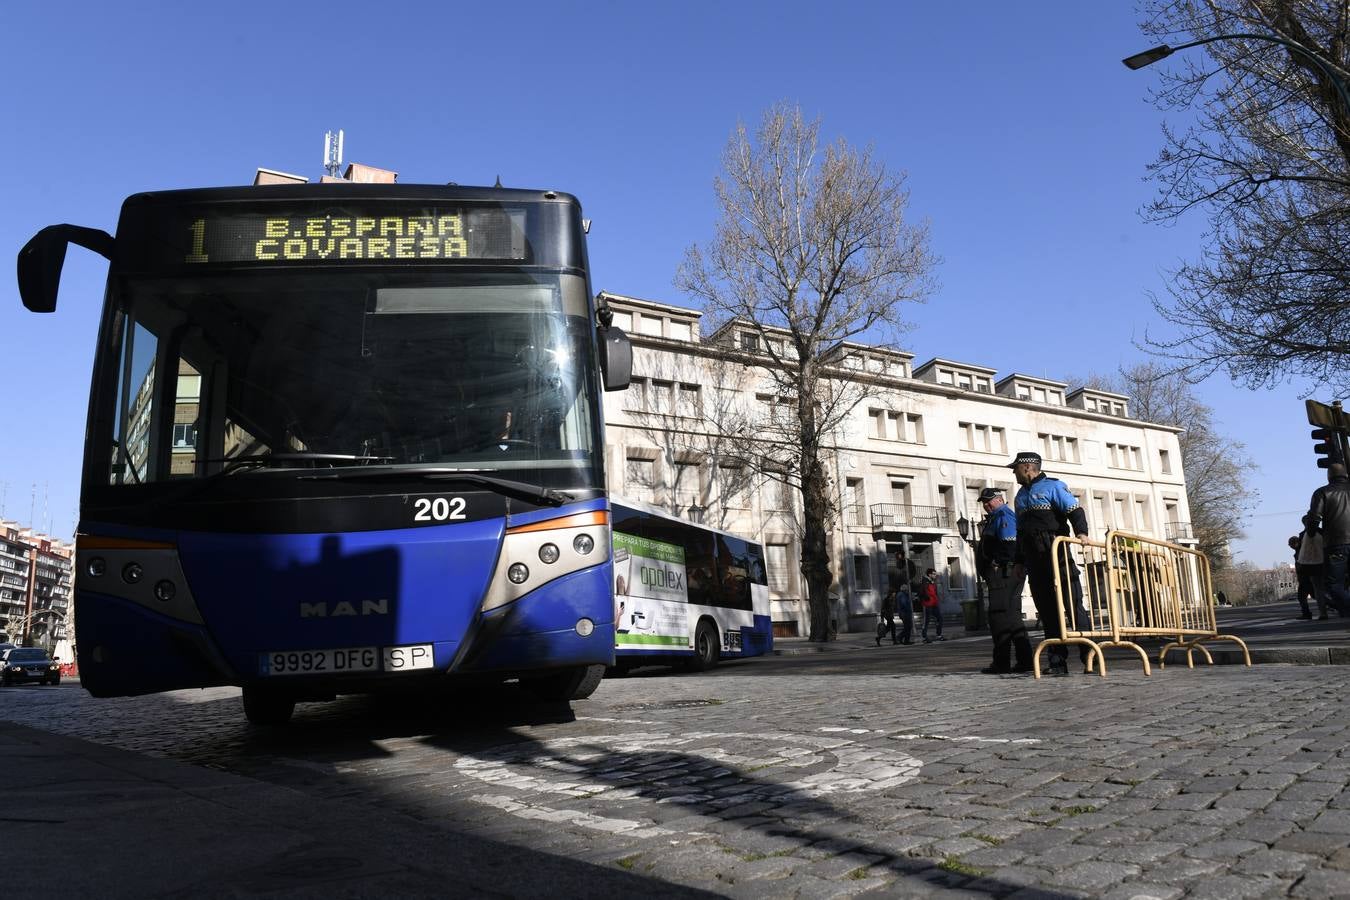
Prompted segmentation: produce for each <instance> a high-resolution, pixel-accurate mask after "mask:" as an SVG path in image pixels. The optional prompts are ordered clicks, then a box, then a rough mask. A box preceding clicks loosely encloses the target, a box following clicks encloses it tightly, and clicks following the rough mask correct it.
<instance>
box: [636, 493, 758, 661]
mask: <svg viewBox="0 0 1350 900" xmlns="http://www.w3.org/2000/svg"><path fill="white" fill-rule="evenodd" d="M610 510H611V515H612V517H613V520H612V521H613V540H614V605H615V615H614V618H615V622H616V623H617V624H616V626H615V629H616V630H615V636H614V642H615V652H616V655H617V661H616V664H615V668H616V669H618V670H619V671H624V670H627V669H631V668H636V667H637V666H642V665H670V664H673V665H678V666H682V667H684V668H687V669H691V670H693V671H696V672H699V671H703V670H706V669H710V668H712V667H713V666H715V665H717V663H718V661H719V660H720V659H721V658H723V657H743V656H759V655H761V654H763V653H767V652H769V651H770V650H771V649H773V622H772V617H771V614H770V609H769V579H768V571H767V569H766V567H765V563H764V547H763V546H762V545H761V544H759V543H757V542H755V541H752V540H749V539H747V538H743V537H738V536H737V535H734V534H732V533H730V532H728V531H719V530H718V529H715V528H709V527H707V526H705V525H699V524H695V523H693V522H688V521H685V520H684V519H678V518H676V517H674V516H672V515H669V514H667V513H665V512H664V511H662V510H660V509H658V508H656V507H653V506H648V505H646V504H643V503H637V502H634V501H632V500H620V499H617V498H616V499H613V500H612V501H611V506H610Z"/></svg>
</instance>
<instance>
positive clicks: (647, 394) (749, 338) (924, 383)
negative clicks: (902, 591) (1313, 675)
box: [601, 293, 1192, 636]
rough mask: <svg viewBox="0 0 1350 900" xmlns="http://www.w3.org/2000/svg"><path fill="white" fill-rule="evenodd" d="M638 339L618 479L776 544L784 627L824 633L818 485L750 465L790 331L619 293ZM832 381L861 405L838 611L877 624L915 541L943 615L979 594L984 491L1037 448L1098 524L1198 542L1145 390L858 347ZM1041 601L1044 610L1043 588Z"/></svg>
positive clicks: (840, 474) (625, 398)
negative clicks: (1133, 405)
mask: <svg viewBox="0 0 1350 900" xmlns="http://www.w3.org/2000/svg"><path fill="white" fill-rule="evenodd" d="M601 299H602V300H603V301H605V302H607V303H608V305H609V307H610V308H611V309H612V310H613V312H614V324H615V325H616V326H618V327H620V328H622V329H623V330H624V331H625V332H627V333H628V334H629V336H630V338H631V339H632V342H633V383H632V386H631V387H630V388H629V389H628V390H627V391H624V392H616V393H613V394H608V395H606V397H605V420H606V429H607V432H606V453H607V454H608V458H607V463H608V472H609V487H610V489H611V491H613V492H614V493H615V494H618V495H620V496H626V497H631V498H633V499H636V500H643V501H646V502H649V503H654V504H657V505H660V506H663V507H665V508H667V509H669V510H670V511H671V512H673V513H675V514H677V515H680V516H682V517H685V518H690V519H694V520H696V521H703V522H705V523H707V524H710V525H714V526H716V527H718V528H724V529H726V530H729V531H733V532H737V533H740V534H744V535H747V536H749V537H752V538H754V539H756V540H759V541H761V542H762V543H763V544H764V545H765V550H766V556H767V563H768V567H769V573H770V575H769V577H770V588H771V591H772V596H773V600H774V603H773V618H774V626H775V631H776V633H778V634H779V635H780V636H782V635H805V634H806V633H807V632H808V630H809V621H810V617H809V613H808V610H807V603H806V599H805V597H806V588H805V585H804V583H803V578H802V576H801V573H800V571H799V568H800V557H799V550H800V539H801V532H802V526H801V515H800V509H801V498H800V496H799V493H798V491H797V489H796V488H795V487H794V486H793V485H791V484H790V481H791V479H790V477H784V478H775V477H773V473H772V472H769V473H768V474H765V473H764V472H763V471H762V469H763V468H764V467H763V466H751V465H747V464H746V463H745V462H744V460H745V458H746V446H747V444H746V439H747V437H748V438H753V439H759V440H764V441H772V440H775V439H776V438H775V435H776V434H777V433H778V432H776V431H775V426H776V425H777V424H779V423H783V424H788V423H789V421H790V417H788V416H787V415H786V414H785V411H784V410H782V409H781V408H780V406H781V400H780V399H779V396H778V392H777V390H776V385H775V384H774V381H773V379H772V378H771V377H769V374H768V372H767V370H766V368H765V367H766V366H768V365H772V359H773V358H774V357H775V356H776V357H778V358H783V354H784V353H789V354H790V353H791V350H790V342H788V341H787V340H786V339H787V337H788V336H787V334H786V333H785V332H784V333H782V334H781V335H780V334H779V333H777V332H774V331H773V330H767V331H761V330H759V329H756V328H753V327H748V326H746V325H742V324H740V323H734V322H733V323H731V324H729V325H727V326H724V327H723V328H721V329H719V330H718V331H717V332H716V333H714V334H711V335H708V336H707V337H706V338H705V337H704V336H703V335H702V333H701V328H700V324H701V318H702V314H701V313H700V312H699V311H698V310H694V309H688V308H684V307H679V306H673V305H671V304H666V303H659V302H654V301H649V300H642V299H639V298H634V297H624V296H621V295H617V294H609V293H602V294H601ZM833 358H834V359H835V361H836V365H835V366H834V367H833V368H832V370H831V372H830V383H829V389H830V393H831V396H832V399H833V400H834V401H836V402H838V403H839V407H838V408H839V409H841V410H846V415H842V417H841V419H840V421H839V424H838V426H837V427H836V428H834V430H833V439H832V440H831V441H830V443H829V446H828V447H827V453H828V457H829V459H828V464H829V466H830V468H829V474H830V479H831V481H832V482H833V485H832V489H833V490H834V492H835V496H834V497H833V500H834V502H835V505H836V507H837V508H838V510H839V515H838V516H837V517H836V520H835V521H834V522H833V524H832V533H831V540H830V559H831V567H832V572H833V584H832V588H831V593H832V594H833V596H834V598H835V599H834V600H833V603H834V610H833V618H834V619H835V622H836V624H837V625H838V627H839V628H840V629H841V630H850V629H859V628H861V629H869V628H871V627H872V625H873V623H874V621H875V616H876V611H877V608H878V606H879V602H880V599H881V596H882V594H883V593H884V592H885V590H886V588H887V583H888V575H887V564H888V562H890V563H891V565H893V564H894V563H893V560H894V554H895V551H896V550H901V549H903V550H905V551H906V553H907V556H908V557H909V558H910V559H911V560H913V561H915V562H916V563H917V564H918V565H919V567H920V571H922V570H923V569H925V568H928V567H930V566H931V567H932V568H934V569H936V570H937V571H938V573H939V580H940V585H941V588H942V591H941V593H942V595H943V612H944V613H945V614H948V615H954V614H956V613H959V612H960V610H961V606H960V604H961V601H963V600H967V599H973V598H975V597H976V593H977V584H976V578H975V571H974V552H973V545H972V544H971V542H970V541H969V540H967V539H965V538H963V536H962V530H963V528H964V530H965V532H966V534H967V535H968V536H969V537H975V536H977V535H978V533H979V520H980V518H981V517H982V515H983V513H982V510H981V508H980V505H979V504H978V503H977V502H976V497H977V496H978V494H979V492H980V490H981V489H982V488H984V487H988V486H993V487H1000V488H1003V489H1004V491H1005V492H1006V496H1007V498H1008V500H1009V502H1011V501H1012V499H1013V496H1014V495H1015V493H1016V487H1017V485H1016V483H1015V482H1014V480H1013V477H1012V472H1011V470H1010V469H1008V468H1007V465H1008V463H1009V461H1010V460H1011V459H1012V457H1013V455H1014V454H1015V453H1017V452H1019V451H1022V450H1035V451H1036V452H1038V453H1040V454H1041V456H1042V457H1043V459H1044V469H1045V471H1046V472H1048V473H1049V474H1051V475H1052V476H1054V477H1057V478H1060V479H1062V480H1064V481H1065V482H1066V483H1067V484H1068V486H1069V488H1070V490H1072V491H1073V493H1074V495H1075V496H1076V497H1077V498H1078V501H1079V504H1080V505H1081V506H1083V508H1084V509H1085V511H1086V513H1087V518H1088V523H1089V526H1090V527H1091V535H1092V536H1093V537H1095V538H1101V537H1103V536H1104V535H1105V533H1106V532H1107V531H1108V530H1113V529H1122V530H1127V531H1131V532H1135V533H1138V534H1143V535H1148V536H1151V537H1156V538H1162V539H1167V540H1177V541H1180V542H1182V543H1192V540H1191V532H1190V525H1189V519H1190V517H1189V510H1188V507H1187V502H1186V486H1185V478H1184V473H1183V472H1182V467H1181V452H1180V446H1179V444H1178V439H1177V435H1178V433H1179V429H1176V428H1171V427H1167V426H1162V425H1155V424H1151V423H1148V422H1140V421H1137V420H1134V419H1131V418H1130V417H1129V408H1128V398H1126V397H1124V396H1121V395H1119V394H1112V393H1109V392H1105V391H1097V390H1091V389H1087V388H1077V389H1073V390H1070V389H1069V386H1068V385H1066V384H1064V383H1062V382H1057V381H1051V380H1048V379H1045V378H1038V377H1035V376H1031V375H1024V374H1020V373H1014V374H1010V375H1007V376H1005V377H1003V378H998V377H997V373H996V372H995V371H994V370H993V369H990V368H988V367H984V366H979V365H975V364H971V363H963V362H957V361H954V360H950V359H945V358H933V359H930V360H928V361H927V362H924V363H922V364H920V365H917V366H916V365H914V363H913V360H914V355H913V354H910V353H906V352H903V351H896V350H891V349H886V348H881V347H871V346H866V345H862V344H848V345H844V346H841V347H839V348H836V351H835V352H834V354H833ZM1023 608H1024V612H1025V613H1026V614H1028V615H1031V616H1034V614H1035V613H1034V607H1033V606H1032V604H1031V599H1030V594H1027V595H1026V596H1025V598H1024V607H1023Z"/></svg>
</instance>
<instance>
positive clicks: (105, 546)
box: [75, 534, 177, 551]
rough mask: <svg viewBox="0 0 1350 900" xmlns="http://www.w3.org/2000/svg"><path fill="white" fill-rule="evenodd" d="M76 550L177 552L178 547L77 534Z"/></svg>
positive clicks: (154, 542)
mask: <svg viewBox="0 0 1350 900" xmlns="http://www.w3.org/2000/svg"><path fill="white" fill-rule="evenodd" d="M75 549H76V550H77V551H79V550H175V549H177V545H175V544H166V543H164V542H163V541H138V540H135V539H133V538H115V537H103V536H101V535H97V534H77V535H76V536H75Z"/></svg>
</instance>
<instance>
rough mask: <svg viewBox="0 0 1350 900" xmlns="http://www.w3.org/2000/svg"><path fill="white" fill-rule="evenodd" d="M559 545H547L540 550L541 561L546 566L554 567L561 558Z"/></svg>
mask: <svg viewBox="0 0 1350 900" xmlns="http://www.w3.org/2000/svg"><path fill="white" fill-rule="evenodd" d="M559 555H560V554H559V551H558V545H557V544H545V545H544V546H542V547H540V548H539V561H540V562H542V563H545V564H546V565H550V566H551V565H553V564H554V563H555V562H557V561H558V556H559Z"/></svg>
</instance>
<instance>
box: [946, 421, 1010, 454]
mask: <svg viewBox="0 0 1350 900" xmlns="http://www.w3.org/2000/svg"><path fill="white" fill-rule="evenodd" d="M957 424H958V425H959V427H960V428H961V440H962V445H963V446H964V447H965V449H967V450H974V451H975V452H977V453H1007V452H1008V437H1007V433H1006V432H1005V431H1004V429H1002V428H996V427H994V426H992V425H981V424H979V423H977V422H959V423H957Z"/></svg>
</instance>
